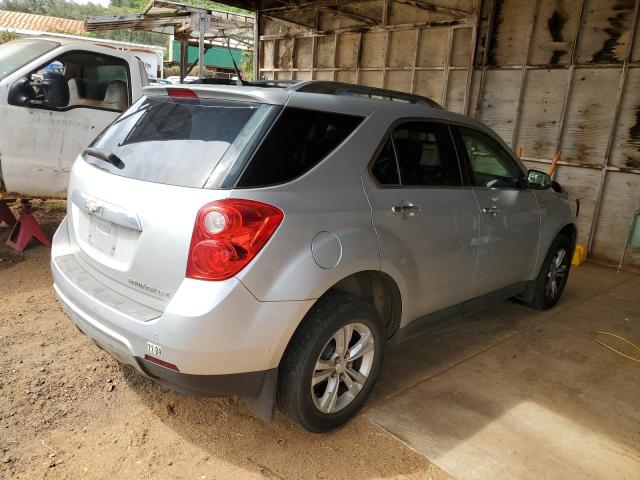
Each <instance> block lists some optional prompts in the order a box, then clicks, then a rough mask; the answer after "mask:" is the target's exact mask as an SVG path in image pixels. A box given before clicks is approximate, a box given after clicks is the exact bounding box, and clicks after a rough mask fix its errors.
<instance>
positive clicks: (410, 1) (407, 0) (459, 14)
mask: <svg viewBox="0 0 640 480" xmlns="http://www.w3.org/2000/svg"><path fill="white" fill-rule="evenodd" d="M393 1H394V2H396V3H402V4H404V5H411V6H412V7H416V8H420V9H422V10H427V11H429V12H433V13H439V14H441V15H448V16H450V17H453V18H465V17H468V16H470V15H473V13H472V12H467V11H465V10H458V9H457V8H450V7H443V6H441V5H436V4H434V3H432V2H426V1H423V0H393Z"/></svg>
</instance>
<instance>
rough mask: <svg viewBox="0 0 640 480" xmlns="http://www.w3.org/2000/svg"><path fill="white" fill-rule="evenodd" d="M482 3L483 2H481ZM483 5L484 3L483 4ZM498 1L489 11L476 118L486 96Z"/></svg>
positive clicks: (492, 2)
mask: <svg viewBox="0 0 640 480" xmlns="http://www.w3.org/2000/svg"><path fill="white" fill-rule="evenodd" d="M481 2H482V0H481ZM481 5H482V3H481ZM495 13H496V0H491V8H490V9H489V20H488V22H489V24H488V25H487V37H486V38H485V40H484V52H482V68H481V70H480V86H479V88H478V98H477V100H476V108H475V115H474V117H475V118H480V110H481V105H482V97H483V96H484V83H485V77H486V75H487V62H488V61H489V48H490V47H491V36H492V35H493V24H494V23H495V22H494V20H495V18H494V17H495Z"/></svg>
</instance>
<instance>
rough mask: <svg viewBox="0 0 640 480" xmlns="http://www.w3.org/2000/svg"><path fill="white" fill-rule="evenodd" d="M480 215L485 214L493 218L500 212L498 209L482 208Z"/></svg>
mask: <svg viewBox="0 0 640 480" xmlns="http://www.w3.org/2000/svg"><path fill="white" fill-rule="evenodd" d="M481 211H482V213H486V214H487V215H491V216H492V217H495V216H496V215H497V214H498V213H500V210H498V207H495V206H493V207H484V208H483V209H482V210H481Z"/></svg>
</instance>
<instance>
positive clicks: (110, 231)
mask: <svg viewBox="0 0 640 480" xmlns="http://www.w3.org/2000/svg"><path fill="white" fill-rule="evenodd" d="M116 228H117V227H116V226H115V225H114V224H113V223H111V222H108V221H106V220H103V219H101V218H98V217H96V216H92V217H91V223H90V225H89V244H90V245H91V246H92V247H95V248H97V249H98V250H100V251H101V252H103V253H106V254H107V255H109V256H112V255H113V254H114V253H115V251H116V241H117V237H116Z"/></svg>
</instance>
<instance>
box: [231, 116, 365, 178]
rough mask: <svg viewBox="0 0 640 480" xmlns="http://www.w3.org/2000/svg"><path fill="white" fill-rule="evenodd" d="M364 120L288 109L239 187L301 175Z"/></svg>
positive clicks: (246, 171) (275, 125)
mask: <svg viewBox="0 0 640 480" xmlns="http://www.w3.org/2000/svg"><path fill="white" fill-rule="evenodd" d="M362 120H363V118H362V117H357V116H353V115H343V114H338V113H329V112H321V111H316V110H304V109H300V108H291V107H288V108H285V110H284V111H283V112H282V115H280V117H279V118H278V120H277V121H276V123H275V124H274V125H273V128H272V129H271V131H270V132H269V135H268V136H267V138H265V140H264V142H263V143H262V145H260V147H259V149H258V151H257V152H256V153H255V155H254V157H253V158H252V159H251V162H250V163H249V165H248V166H247V168H246V170H245V172H244V173H243V174H242V176H241V177H240V180H239V182H238V187H264V186H269V185H276V184H279V183H284V182H289V181H291V180H293V179H295V178H297V177H299V176H300V175H302V174H304V173H305V172H307V171H309V170H310V169H311V168H313V167H314V166H315V165H317V164H318V163H319V162H320V161H321V160H322V159H323V158H325V157H326V156H327V155H328V154H329V153H331V152H332V151H333V150H334V149H335V148H336V147H337V146H338V145H340V144H341V143H342V142H343V141H344V139H345V138H347V137H348V136H349V134H351V132H353V131H354V130H355V129H356V127H357V126H358V125H360V123H361V122H362Z"/></svg>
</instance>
